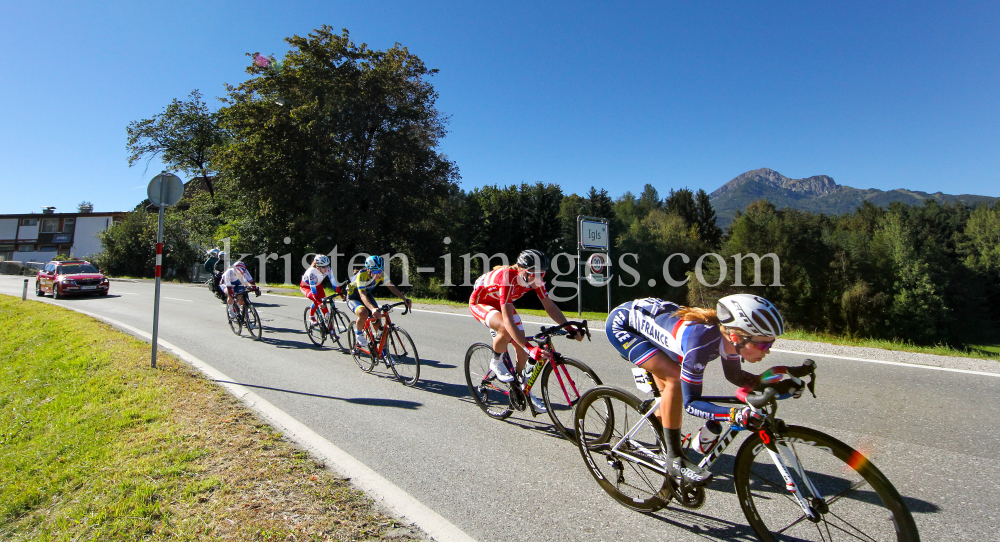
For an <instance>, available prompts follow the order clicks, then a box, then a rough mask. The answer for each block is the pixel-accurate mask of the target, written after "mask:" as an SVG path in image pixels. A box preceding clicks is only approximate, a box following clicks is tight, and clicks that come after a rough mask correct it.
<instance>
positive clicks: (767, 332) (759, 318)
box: [715, 294, 785, 337]
mask: <svg viewBox="0 0 1000 542" xmlns="http://www.w3.org/2000/svg"><path fill="white" fill-rule="evenodd" d="M715 312H716V314H717V315H718V316H719V322H720V323H721V324H722V325H724V326H726V327H731V328H736V329H742V330H743V331H746V332H747V333H749V334H751V335H755V336H760V337H777V336H779V335H781V334H782V333H784V332H785V319H784V318H782V317H781V313H780V312H778V308H777V307H775V306H774V304H773V303H771V302H770V301H768V300H766V299H764V298H763V297H758V296H755V295H750V294H735V295H727V296H726V297H723V298H722V299H720V300H719V304H718V305H716V307H715Z"/></svg>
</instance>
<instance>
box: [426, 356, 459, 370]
mask: <svg viewBox="0 0 1000 542" xmlns="http://www.w3.org/2000/svg"><path fill="white" fill-rule="evenodd" d="M420 364H421V365H424V366H427V367H434V368H435V369H454V368H455V367H457V365H452V364H450V363H441V362H440V361H438V360H436V359H423V358H420Z"/></svg>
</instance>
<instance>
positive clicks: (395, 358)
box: [385, 325, 420, 386]
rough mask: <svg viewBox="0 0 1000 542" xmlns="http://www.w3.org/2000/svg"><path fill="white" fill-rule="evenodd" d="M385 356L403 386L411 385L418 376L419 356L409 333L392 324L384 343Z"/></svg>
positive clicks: (415, 381)
mask: <svg viewBox="0 0 1000 542" xmlns="http://www.w3.org/2000/svg"><path fill="white" fill-rule="evenodd" d="M385 357H386V361H387V362H388V364H389V368H390V369H392V372H393V374H395V375H396V378H398V379H399V381H400V382H402V383H403V385H404V386H412V385H414V384H416V383H417V379H419V378H420V356H419V355H417V346H416V345H415V344H413V339H411V338H410V334H409V333H407V332H406V330H404V329H403V328H401V327H398V326H395V325H393V326H392V329H391V330H389V340H388V341H387V343H386V345H385Z"/></svg>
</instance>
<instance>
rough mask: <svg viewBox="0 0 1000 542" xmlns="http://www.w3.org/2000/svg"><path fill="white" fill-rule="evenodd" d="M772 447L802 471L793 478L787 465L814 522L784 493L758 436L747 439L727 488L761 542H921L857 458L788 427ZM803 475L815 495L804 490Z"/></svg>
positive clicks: (894, 495)
mask: <svg viewBox="0 0 1000 542" xmlns="http://www.w3.org/2000/svg"><path fill="white" fill-rule="evenodd" d="M776 444H778V445H779V446H780V445H784V446H785V447H786V448H787V449H788V450H789V451H790V453H791V454H790V455H792V456H793V457H794V458H795V460H796V461H797V462H798V464H799V466H800V467H801V469H802V472H796V471H795V470H794V469H793V467H792V465H788V467H789V471H790V474H791V475H792V478H793V479H794V480H795V483H796V485H798V488H799V491H800V494H801V495H802V496H803V497H804V498H806V500H807V501H809V502H811V504H812V509H813V510H814V511H815V513H816V515H817V517H816V518H815V519H813V520H810V519H809V517H808V516H807V515H806V514H805V513H804V512H803V511H802V507H801V506H799V503H798V501H797V500H796V499H795V498H794V497H793V496H792V495H791V494H790V493H789V491H788V490H787V489H786V488H785V487H786V486H785V480H784V479H783V478H782V476H781V473H780V471H779V470H778V468H777V467H775V465H774V461H773V460H772V459H771V456H770V454H769V453H768V452H767V448H766V447H765V446H764V443H763V441H762V440H761V437H760V434H759V433H751V435H750V436H749V437H747V439H746V441H745V442H744V443H743V445H742V446H740V450H739V452H737V454H736V465H735V468H734V476H733V478H734V479H733V481H734V484H735V485H736V494H737V495H738V497H739V501H740V506H741V507H742V508H743V514H744V515H746V518H747V521H748V522H749V523H750V526H751V527H753V530H754V531H755V532H756V533H757V536H759V537H760V539H761V540H763V541H764V542H776V541H779V540H789V541H790V540H796V541H799V540H821V541H824V542H826V541H830V540H868V541H897V542H913V541H919V540H920V535H919V534H918V533H917V526H916V524H915V523H914V522H913V516H912V515H911V514H910V510H909V508H907V506H906V503H905V502H904V501H903V499H902V497H900V495H899V492H897V491H896V488H894V487H893V486H892V484H891V483H890V482H889V480H888V479H887V478H886V477H885V475H883V474H882V472H881V471H879V470H878V469H877V468H876V467H875V465H872V464H871V463H870V462H869V461H868V459H867V458H866V457H865V456H864V455H862V454H861V453H859V452H858V451H857V450H855V449H853V448H851V447H850V446H848V445H847V444H844V443H843V442H841V441H839V440H837V439H836V438H834V437H831V436H830V435H827V434H825V433H821V432H819V431H816V430H813V429H809V428H806V427H797V426H788V428H787V429H786V430H785V431H784V432H783V433H782V434H781V435H780V436H779V437H778V439H777V442H776ZM786 463H788V461H786ZM803 472H804V474H805V477H806V478H807V479H808V480H809V482H810V483H811V484H812V485H813V486H815V488H816V490H817V492H818V495H814V494H812V492H811V491H810V489H809V486H808V484H806V483H804V482H803Z"/></svg>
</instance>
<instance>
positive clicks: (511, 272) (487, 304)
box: [469, 250, 583, 412]
mask: <svg viewBox="0 0 1000 542" xmlns="http://www.w3.org/2000/svg"><path fill="white" fill-rule="evenodd" d="M548 268H549V259H548V258H547V257H546V256H545V254H544V253H543V252H541V251H540V250H525V251H524V252H522V253H521V254H520V255H518V257H517V263H516V264H514V265H505V266H498V267H496V268H494V269H493V270H492V271H490V272H489V273H486V274H485V275H483V276H481V277H479V278H478V279H476V284H475V288H474V289H473V291H472V295H471V296H470V297H469V311H470V312H471V313H472V316H473V317H475V319H476V320H479V321H480V322H482V323H483V324H484V325H486V327H488V328H490V334H492V335H493V361H492V362H491V363H490V369H491V370H492V371H493V372H494V373H495V374H496V375H497V379H498V380H500V381H501V382H510V381H511V380H513V379H514V375H512V374H511V373H510V371H509V370H507V367H506V366H505V365H504V363H503V361H502V360H501V356H502V354H503V352H505V351H506V350H507V345H508V344H509V343H510V342H511V341H514V344H516V345H517V346H518V348H515V349H514V350H515V352H516V356H517V366H516V367H515V370H517V371H521V370H523V369H524V366H525V364H526V363H527V361H528V357H529V356H530V357H531V359H533V360H536V361H544V360H547V359H549V354H548V353H547V352H545V351H543V350H542V349H541V348H539V347H537V346H532V345H531V343H529V342H528V339H527V338H526V337H525V335H524V326H523V325H522V324H521V317H520V316H518V314H517V310H516V309H514V302H515V301H517V300H518V299H520V298H521V297H522V296H523V295H524V294H526V293H528V292H530V291H532V290H534V291H535V294H536V295H537V296H538V299H540V300H541V301H542V307H544V308H545V312H546V313H547V314H548V315H549V317H550V318H552V319H553V320H555V322H556V323H557V324H565V323H566V321H567V320H566V316H564V315H563V312H562V311H561V310H560V309H559V307H557V306H556V304H555V302H554V301H552V300H551V299H549V294H548V292H547V291H546V290H545V283H544V282H543V279H544V277H545V271H546V270H547V269H548ZM575 338H576V340H578V341H579V340H581V339H583V333H582V332H581V331H579V330H576V331H575ZM529 395H530V398H531V402H532V404H533V405H534V407H535V410H536V411H537V412H545V411H546V409H545V405H544V403H542V401H541V399H539V398H537V397H535V396H534V395H533V394H529Z"/></svg>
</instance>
